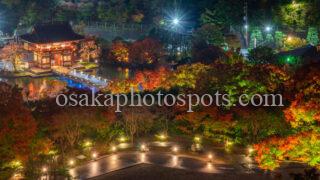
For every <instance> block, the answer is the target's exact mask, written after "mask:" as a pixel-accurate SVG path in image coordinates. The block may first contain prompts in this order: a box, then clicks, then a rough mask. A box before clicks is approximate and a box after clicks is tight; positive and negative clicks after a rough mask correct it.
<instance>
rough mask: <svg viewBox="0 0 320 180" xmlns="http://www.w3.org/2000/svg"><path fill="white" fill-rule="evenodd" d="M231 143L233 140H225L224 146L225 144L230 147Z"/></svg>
mask: <svg viewBox="0 0 320 180" xmlns="http://www.w3.org/2000/svg"><path fill="white" fill-rule="evenodd" d="M232 145H233V142H232V141H229V140H227V141H226V143H225V146H226V147H230V146H232Z"/></svg>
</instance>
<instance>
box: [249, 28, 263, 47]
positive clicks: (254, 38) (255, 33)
mask: <svg viewBox="0 0 320 180" xmlns="http://www.w3.org/2000/svg"><path fill="white" fill-rule="evenodd" d="M261 43H263V36H262V32H261V30H260V29H259V28H253V30H252V32H251V35H250V49H253V48H255V47H257V46H259V45H261Z"/></svg>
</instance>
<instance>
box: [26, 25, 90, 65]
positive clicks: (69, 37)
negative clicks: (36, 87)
mask: <svg viewBox="0 0 320 180" xmlns="http://www.w3.org/2000/svg"><path fill="white" fill-rule="evenodd" d="M84 41H86V38H85V37H84V36H82V35H79V34H77V33H75V32H74V31H73V29H72V27H71V26H70V24H69V23H66V22H64V23H50V24H39V25H35V26H34V27H33V29H32V31H31V33H28V34H24V35H21V36H20V42H21V45H22V48H23V50H25V51H26V52H28V53H29V57H30V59H31V61H30V65H29V66H30V67H37V68H41V69H51V67H53V66H63V67H70V66H72V65H73V64H75V63H76V62H77V61H82V60H81V59H80V58H79V55H78V50H79V48H81V45H82V43H83V42H84Z"/></svg>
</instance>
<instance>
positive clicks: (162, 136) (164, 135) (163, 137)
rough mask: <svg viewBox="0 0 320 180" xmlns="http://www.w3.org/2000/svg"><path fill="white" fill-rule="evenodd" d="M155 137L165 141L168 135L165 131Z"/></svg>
mask: <svg viewBox="0 0 320 180" xmlns="http://www.w3.org/2000/svg"><path fill="white" fill-rule="evenodd" d="M156 138H157V139H158V140H160V141H166V140H167V139H168V136H167V135H166V134H165V133H160V134H157V135H156Z"/></svg>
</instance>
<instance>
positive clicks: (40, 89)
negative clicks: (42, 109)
mask: <svg viewBox="0 0 320 180" xmlns="http://www.w3.org/2000/svg"><path fill="white" fill-rule="evenodd" d="M8 82H9V83H10V84H15V85H17V86H18V87H20V88H22V95H23V98H24V100H29V101H33V100H39V99H43V98H48V97H50V98H52V97H56V96H57V95H58V94H59V93H61V92H62V91H63V90H64V89H65V88H66V86H67V84H66V83H65V82H63V81H59V80H58V79H56V78H55V77H46V78H16V79H12V80H9V81H8Z"/></svg>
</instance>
